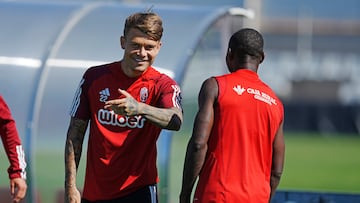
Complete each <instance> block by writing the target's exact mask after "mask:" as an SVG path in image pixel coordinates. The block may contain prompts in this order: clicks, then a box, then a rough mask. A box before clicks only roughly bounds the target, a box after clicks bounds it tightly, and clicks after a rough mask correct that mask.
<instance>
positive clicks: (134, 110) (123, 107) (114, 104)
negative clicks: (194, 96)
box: [104, 90, 183, 130]
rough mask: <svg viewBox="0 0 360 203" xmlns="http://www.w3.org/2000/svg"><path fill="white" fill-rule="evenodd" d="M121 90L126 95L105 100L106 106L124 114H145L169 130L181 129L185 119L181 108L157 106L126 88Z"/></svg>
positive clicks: (153, 121) (156, 123) (150, 119)
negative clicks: (132, 93) (140, 98)
mask: <svg viewBox="0 0 360 203" xmlns="http://www.w3.org/2000/svg"><path fill="white" fill-rule="evenodd" d="M119 92H120V93H121V94H122V95H124V96H125V97H124V98H122V99H114V100H110V101H107V102H105V106H104V108H106V109H110V110H113V111H114V112H115V113H117V114H120V115H123V116H133V115H143V116H145V117H146V118H147V119H148V120H149V121H151V122H152V123H154V124H155V125H157V126H159V127H160V128H164V129H168V130H179V129H180V127H181V124H182V120H183V115H182V111H181V109H180V108H177V107H172V108H157V107H154V106H150V105H148V104H145V103H142V102H138V101H136V100H135V99H134V98H133V97H132V96H131V95H130V94H129V93H128V92H126V91H125V90H119Z"/></svg>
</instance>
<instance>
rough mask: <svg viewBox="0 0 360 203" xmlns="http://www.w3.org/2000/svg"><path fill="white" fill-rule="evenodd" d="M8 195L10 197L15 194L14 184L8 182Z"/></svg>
mask: <svg viewBox="0 0 360 203" xmlns="http://www.w3.org/2000/svg"><path fill="white" fill-rule="evenodd" d="M10 193H11V195H12V196H14V194H15V183H14V182H13V181H11V182H10Z"/></svg>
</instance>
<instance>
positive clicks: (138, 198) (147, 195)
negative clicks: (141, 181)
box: [81, 185, 158, 203]
mask: <svg viewBox="0 0 360 203" xmlns="http://www.w3.org/2000/svg"><path fill="white" fill-rule="evenodd" d="M81 203H158V194H157V186H156V185H148V186H146V187H143V188H141V189H139V190H137V191H135V192H133V193H130V194H128V195H126V196H124V197H120V198H116V199H111V200H99V201H88V200H86V199H84V198H83V199H81Z"/></svg>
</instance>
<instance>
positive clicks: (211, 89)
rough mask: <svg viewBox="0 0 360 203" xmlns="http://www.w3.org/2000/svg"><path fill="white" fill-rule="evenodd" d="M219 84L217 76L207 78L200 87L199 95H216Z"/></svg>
mask: <svg viewBox="0 0 360 203" xmlns="http://www.w3.org/2000/svg"><path fill="white" fill-rule="evenodd" d="M218 90H219V85H218V81H217V77H210V78H207V79H206V80H205V81H204V82H203V84H202V85H201V89H200V96H206V97H208V96H210V97H217V96H218Z"/></svg>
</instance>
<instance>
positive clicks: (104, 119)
mask: <svg viewBox="0 0 360 203" xmlns="http://www.w3.org/2000/svg"><path fill="white" fill-rule="evenodd" d="M97 117H98V120H99V122H100V123H101V124H103V125H112V126H119V127H129V128H143V127H144V123H145V121H146V119H145V118H143V117H142V116H140V115H137V116H130V117H129V116H121V115H118V114H115V113H114V112H113V111H109V110H106V109H100V110H99V111H98V115H97Z"/></svg>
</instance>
